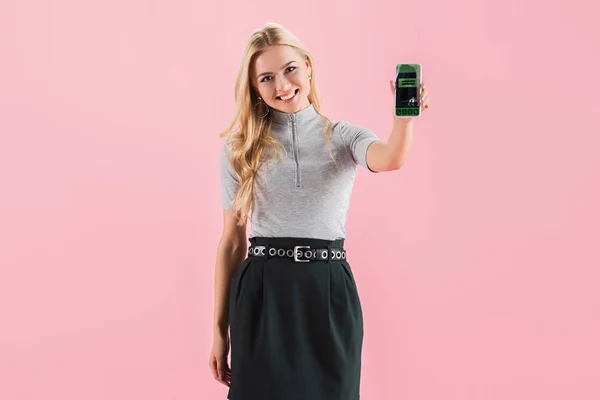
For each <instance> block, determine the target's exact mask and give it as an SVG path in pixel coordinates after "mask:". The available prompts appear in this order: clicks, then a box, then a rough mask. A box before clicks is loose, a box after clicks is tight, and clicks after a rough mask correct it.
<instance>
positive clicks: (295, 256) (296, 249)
mask: <svg viewBox="0 0 600 400" xmlns="http://www.w3.org/2000/svg"><path fill="white" fill-rule="evenodd" d="M298 249H310V246H294V261H296V262H310V260H298Z"/></svg>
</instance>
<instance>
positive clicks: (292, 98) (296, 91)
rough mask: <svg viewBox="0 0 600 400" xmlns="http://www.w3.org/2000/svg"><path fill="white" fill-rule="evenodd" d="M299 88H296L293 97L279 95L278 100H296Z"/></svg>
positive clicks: (286, 101)
mask: <svg viewBox="0 0 600 400" xmlns="http://www.w3.org/2000/svg"><path fill="white" fill-rule="evenodd" d="M298 91H299V89H296V90H294V94H293V95H292V97H290V98H283V99H282V98H281V97H280V96H277V100H279V101H283V102H284V103H289V102H290V101H292V100H294V99H295V98H296V95H297V94H298Z"/></svg>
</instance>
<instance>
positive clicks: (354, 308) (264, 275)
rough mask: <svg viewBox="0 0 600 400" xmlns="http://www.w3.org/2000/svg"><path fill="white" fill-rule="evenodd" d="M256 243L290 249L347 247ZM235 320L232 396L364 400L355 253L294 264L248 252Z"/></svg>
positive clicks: (234, 302) (232, 310)
mask: <svg viewBox="0 0 600 400" xmlns="http://www.w3.org/2000/svg"><path fill="white" fill-rule="evenodd" d="M249 240H250V242H251V244H252V245H263V246H268V245H270V246H276V247H284V248H289V249H293V248H294V246H298V245H303V246H311V248H327V247H343V244H344V240H343V239H339V240H335V241H330V240H323V239H311V238H283V237H278V238H266V237H252V238H250V239H249ZM266 253H267V254H268V251H267V252H266ZM229 325H230V338H231V360H230V367H231V385H230V387H229V391H228V395H227V397H228V398H229V399H230V400H358V399H359V390H360V373H361V352H362V343H363V333H364V332H363V314H362V307H361V304H360V299H359V297H358V291H357V286H356V283H355V281H354V276H353V274H352V270H351V268H350V264H349V263H348V257H346V259H345V260H315V261H310V262H295V261H293V260H292V259H285V258H280V257H277V256H255V255H248V257H247V258H246V259H245V260H244V261H243V262H242V263H241V265H240V266H239V269H238V271H237V273H236V274H235V276H234V277H233V279H232V280H231V287H230V295H229Z"/></svg>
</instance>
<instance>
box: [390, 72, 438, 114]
mask: <svg viewBox="0 0 600 400" xmlns="http://www.w3.org/2000/svg"><path fill="white" fill-rule="evenodd" d="M419 86H420V88H421V114H422V113H423V112H425V110H428V109H429V93H428V92H427V87H425V82H423V83H421V85H419ZM390 90H391V91H392V95H395V94H396V84H395V81H393V80H391V81H390ZM402 119H403V120H405V121H406V122H408V121H412V118H402Z"/></svg>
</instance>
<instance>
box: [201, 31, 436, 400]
mask: <svg viewBox="0 0 600 400" xmlns="http://www.w3.org/2000/svg"><path fill="white" fill-rule="evenodd" d="M391 85H392V86H391V89H392V91H393V85H394V83H393V82H391ZM235 100H236V113H235V117H234V120H233V122H232V123H231V125H230V126H229V127H228V129H227V130H226V131H225V132H223V134H221V136H225V135H228V136H227V140H226V142H225V143H224V145H223V147H222V148H221V158H220V163H221V164H220V165H221V183H222V194H221V195H222V206H223V209H224V229H223V233H222V237H221V240H220V243H219V248H218V253H217V265H216V276H215V321H214V324H215V332H214V343H213V347H212V351H211V355H210V359H209V365H210V368H211V370H212V373H213V376H214V378H215V379H216V380H218V381H219V382H221V383H223V384H224V385H226V386H228V387H229V390H228V398H229V399H230V400H334V399H335V400H358V399H359V388H360V372H361V352H362V342H363V316H362V309H361V304H360V299H359V296H358V291H357V286H356V282H355V281H354V277H353V274H352V269H351V267H350V264H349V262H348V256H347V254H346V251H345V249H344V239H345V238H346V230H345V224H346V214H347V211H348V207H349V204H350V195H351V192H352V186H353V184H354V179H355V176H356V170H357V168H358V165H361V166H363V167H365V168H368V169H369V170H370V171H372V172H379V171H392V170H396V169H398V168H399V167H400V163H399V161H398V160H399V158H398V157H395V156H394V154H392V151H391V149H392V148H391V147H389V146H388V145H387V144H386V143H384V142H382V141H381V140H379V138H378V137H377V136H376V135H375V134H374V133H373V132H371V131H370V130H368V129H366V128H363V127H360V126H357V125H352V124H350V123H349V122H347V121H338V122H336V123H331V122H330V121H329V119H327V118H326V117H324V116H323V115H322V114H321V113H320V99H319V93H318V89H317V85H316V70H315V64H314V60H313V59H312V57H311V55H310V54H309V53H308V51H306V50H305V49H304V47H303V46H302V44H301V43H300V42H299V41H298V40H297V39H296V38H295V37H294V36H293V35H292V34H291V33H290V32H288V31H286V30H285V29H284V28H283V27H281V25H278V24H275V23H268V24H266V25H265V26H264V27H263V28H262V29H260V30H257V31H255V32H253V34H252V36H251V37H250V40H249V42H248V44H247V46H246V52H245V56H244V58H243V61H242V64H241V67H240V69H239V72H238V77H237V82H236V85H235ZM425 108H426V107H425ZM236 123H237V124H238V125H239V129H237V130H234V129H233V126H234V124H236ZM404 133H405V134H407V133H406V132H404ZM367 160H368V162H367ZM250 208H252V212H251V213H250ZM249 217H250V220H251V228H252V229H251V233H250V236H249V238H248V239H247V238H246V222H247V220H248V218H249ZM248 240H249V241H250V246H249V247H247V246H246V242H247V241H248ZM228 331H229V332H228ZM230 346H231V366H229V365H228V363H227V355H228V352H229V347H230Z"/></svg>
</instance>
